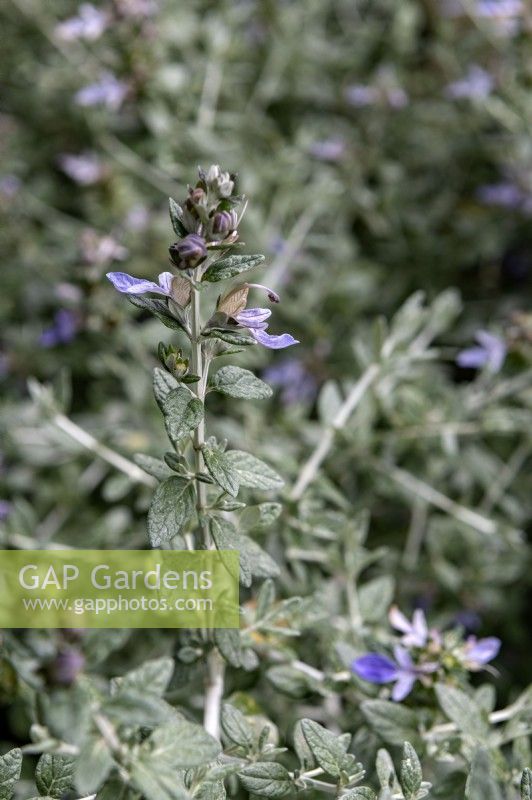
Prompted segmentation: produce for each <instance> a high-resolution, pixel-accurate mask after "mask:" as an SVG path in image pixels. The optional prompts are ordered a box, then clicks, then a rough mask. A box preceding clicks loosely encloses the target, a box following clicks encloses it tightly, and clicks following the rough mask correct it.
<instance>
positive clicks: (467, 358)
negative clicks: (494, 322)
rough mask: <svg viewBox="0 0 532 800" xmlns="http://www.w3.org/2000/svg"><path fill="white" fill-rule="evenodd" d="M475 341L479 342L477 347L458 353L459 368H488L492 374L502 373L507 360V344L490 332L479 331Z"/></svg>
mask: <svg viewBox="0 0 532 800" xmlns="http://www.w3.org/2000/svg"><path fill="white" fill-rule="evenodd" d="M475 339H476V340H477V342H478V346H477V347H468V348H467V349H466V350H462V351H461V352H460V353H458V356H457V357H456V363H457V364H458V366H459V367H464V368H465V369H482V367H488V369H489V370H490V371H491V372H500V370H501V368H502V365H503V364H504V359H505V358H506V352H507V350H506V344H505V342H504V341H503V340H502V339H500V338H499V337H498V336H494V334H493V333H489V332H488V331H477V332H476V333H475Z"/></svg>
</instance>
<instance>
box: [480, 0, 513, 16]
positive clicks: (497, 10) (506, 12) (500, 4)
mask: <svg viewBox="0 0 532 800" xmlns="http://www.w3.org/2000/svg"><path fill="white" fill-rule="evenodd" d="M523 9H524V6H523V3H522V0H479V2H478V3H477V5H476V15H477V16H478V17H485V18H487V19H497V20H500V19H509V18H511V17H519V16H520V15H521V14H522V13H523Z"/></svg>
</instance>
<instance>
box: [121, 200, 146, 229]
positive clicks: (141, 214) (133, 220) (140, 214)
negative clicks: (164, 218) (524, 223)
mask: <svg viewBox="0 0 532 800" xmlns="http://www.w3.org/2000/svg"><path fill="white" fill-rule="evenodd" d="M149 222H150V212H149V211H148V209H147V208H146V206H143V205H141V204H140V203H139V204H137V205H135V206H133V208H131V209H130V210H129V211H128V212H127V214H126V217H125V219H124V225H125V226H126V228H128V230H131V231H143V230H145V229H146V228H147V227H148V224H149Z"/></svg>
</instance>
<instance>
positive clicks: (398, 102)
mask: <svg viewBox="0 0 532 800" xmlns="http://www.w3.org/2000/svg"><path fill="white" fill-rule="evenodd" d="M386 98H387V100H388V104H389V105H390V106H391V108H396V109H399V108H405V107H406V106H407V105H408V102H409V97H408V94H407V93H406V92H405V90H404V89H401V87H400V86H397V87H396V88H395V89H387V90H386Z"/></svg>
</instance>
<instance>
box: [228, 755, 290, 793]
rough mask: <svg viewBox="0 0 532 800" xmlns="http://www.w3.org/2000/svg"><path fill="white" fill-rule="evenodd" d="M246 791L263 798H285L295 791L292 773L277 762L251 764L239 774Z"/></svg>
mask: <svg viewBox="0 0 532 800" xmlns="http://www.w3.org/2000/svg"><path fill="white" fill-rule="evenodd" d="M238 777H239V778H240V781H241V783H242V785H243V787H244V788H245V789H247V790H248V792H251V793H252V794H258V795H260V796H261V797H284V796H285V795H287V794H289V793H290V792H291V791H293V788H294V783H293V781H292V778H291V777H290V773H289V772H288V770H287V769H286V767H283V765H282V764H277V763H276V762H275V761H258V762H256V763H255V764H249V765H248V766H246V767H244V768H243V769H241V770H240V772H239V773H238Z"/></svg>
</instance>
